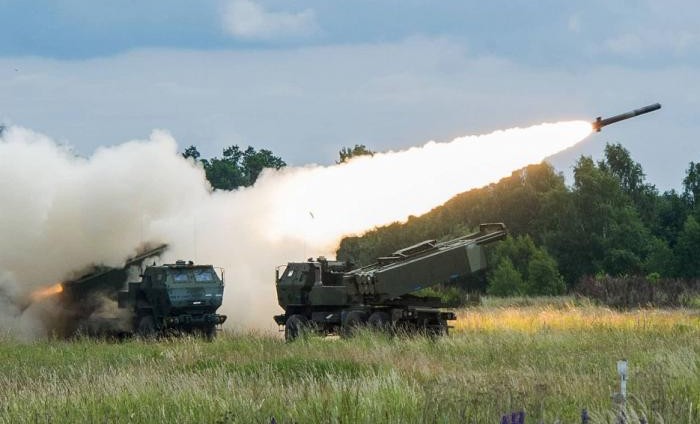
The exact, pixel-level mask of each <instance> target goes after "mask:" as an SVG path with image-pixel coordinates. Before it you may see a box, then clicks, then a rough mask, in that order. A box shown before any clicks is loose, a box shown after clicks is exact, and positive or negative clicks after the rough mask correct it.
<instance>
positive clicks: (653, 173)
mask: <svg viewBox="0 0 700 424" xmlns="http://www.w3.org/2000/svg"><path fill="white" fill-rule="evenodd" d="M0 16H2V17H3V19H2V20H1V23H0V122H2V123H5V124H9V125H18V126H23V127H26V128H31V129H32V130H35V131H39V132H41V133H44V134H46V135H48V136H50V137H52V138H54V139H56V140H59V142H61V143H63V144H65V145H68V146H71V147H72V148H73V149H74V151H75V152H76V153H77V154H80V155H84V156H89V155H91V154H92V152H93V151H95V149H96V148H98V147H99V146H104V145H115V144H119V143H123V142H125V141H128V140H132V139H144V138H147V137H148V135H149V134H150V133H151V132H152V130H153V129H164V130H166V131H168V132H170V133H171V134H172V135H173V137H174V138H175V139H176V140H177V142H178V144H179V146H180V148H181V149H182V150H184V148H185V147H187V146H189V145H191V144H194V145H196V146H197V147H198V148H199V150H200V152H202V153H203V155H204V156H213V155H220V154H221V151H222V150H223V148H224V147H226V146H228V145H231V144H239V145H241V146H247V145H252V146H254V147H256V148H267V149H270V150H272V151H273V152H274V153H275V154H277V155H279V156H281V157H282V158H283V159H284V160H286V161H287V163H289V164H291V165H304V164H309V163H318V164H331V163H333V162H334V161H335V160H336V159H337V157H338V150H340V149H341V148H342V147H345V146H352V145H354V144H365V145H367V146H368V147H369V148H371V149H373V150H380V151H387V150H400V149H405V148H407V147H409V146H414V145H422V144H424V143H425V142H427V141H429V140H436V141H449V140H451V139H453V138H454V137H457V136H463V135H470V134H483V133H488V132H491V131H494V130H497V129H505V128H511V127H516V126H520V127H525V126H530V125H533V124H539V123H542V122H555V121H559V120H569V119H590V120H593V119H594V118H595V117H597V116H600V115H602V116H609V115H614V114H617V113H621V112H625V111H627V110H631V109H634V108H637V107H641V106H644V105H647V104H650V103H655V102H660V103H662V105H663V108H662V110H661V111H658V112H655V113H654V114H651V115H646V116H643V117H640V118H637V119H635V120H633V121H627V122H623V123H620V124H617V125H615V126H611V127H609V128H606V129H604V130H603V131H602V132H601V133H599V134H594V135H592V136H591V137H589V138H588V139H587V140H586V141H584V142H583V143H581V144H580V145H579V146H577V147H576V148H574V149H572V150H570V151H567V152H564V153H561V154H559V155H557V156H555V157H553V158H551V162H552V163H553V164H554V165H555V166H556V167H557V169H559V170H560V171H562V172H564V173H565V174H566V175H570V173H571V168H572V166H573V164H574V163H575V161H576V159H577V158H578V157H579V156H580V155H581V154H586V155H592V156H594V157H595V158H600V156H601V153H602V151H603V147H604V145H605V143H607V142H616V143H617V142H619V143H621V144H622V145H623V146H625V147H626V148H627V149H628V150H630V152H631V153H632V156H633V158H634V159H635V160H637V161H638V162H640V163H641V164H642V166H643V168H644V170H645V171H646V173H647V177H648V181H649V182H651V183H654V184H656V185H657V186H658V187H659V188H660V189H661V190H667V189H671V188H675V189H679V188H680V184H681V180H682V178H683V175H684V172H685V169H686V168H687V166H688V163H689V162H690V161H696V162H698V161H700V143H699V142H698V137H697V134H698V130H700V120H698V115H699V112H700V84H699V82H700V26H698V25H697V23H698V22H700V3H698V2H694V1H689V0H688V1H674V0H671V1H668V0H667V1H617V2H608V1H599V0H593V1H567V2H563V1H550V0H543V1H538V2H531V1H524V0H512V1H490V2H484V1H452V0H443V1H439V2H435V1H427V0H420V1H419V0H402V1H397V0H385V1H377V0H371V1H370V0H357V1H352V2H329V1H327V0H316V1H291V0H285V1H282V0H275V1H272V0H267V1H256V0H203V1H198V2H191V1H182V0H168V1H161V0H154V1H122V2H108V1H68V0H66V1H19V0H18V1H9V0H0Z"/></svg>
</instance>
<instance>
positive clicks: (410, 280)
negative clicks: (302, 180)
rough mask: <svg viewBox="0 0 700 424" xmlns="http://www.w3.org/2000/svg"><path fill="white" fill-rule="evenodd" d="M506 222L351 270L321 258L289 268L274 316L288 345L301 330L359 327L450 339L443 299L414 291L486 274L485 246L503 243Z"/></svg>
mask: <svg viewBox="0 0 700 424" xmlns="http://www.w3.org/2000/svg"><path fill="white" fill-rule="evenodd" d="M506 234H507V231H506V227H505V225H504V224H501V223H496V224H482V225H480V227H479V231H478V232H476V233H473V234H468V235H465V236H463V237H459V238H457V239H454V240H450V241H446V242H438V241H436V240H426V241H424V242H422V243H418V244H415V245H413V246H409V247H406V248H404V249H400V250H398V251H396V252H394V253H393V254H391V255H389V256H386V257H380V258H377V261H376V262H375V263H374V264H372V265H368V266H366V267H362V268H357V269H353V267H352V265H351V264H349V263H347V262H340V261H330V260H327V259H325V258H323V257H320V258H318V259H317V260H309V261H307V262H290V263H288V264H287V266H286V267H285V268H284V270H282V272H280V270H279V269H278V272H277V276H276V287H277V297H278V302H279V305H280V306H281V307H282V308H283V309H284V311H285V313H284V314H281V315H277V316H275V317H274V319H275V322H277V324H278V325H280V326H284V331H285V337H286V338H287V339H288V340H291V339H294V338H296V337H297V336H298V335H299V333H300V332H301V331H304V330H310V329H313V330H314V331H318V332H320V333H322V334H331V333H338V332H339V333H341V334H348V333H350V332H352V330H353V329H354V328H356V327H358V326H361V325H365V324H367V325H370V326H373V327H380V328H402V329H405V330H419V331H424V332H427V333H430V334H444V333H447V330H448V328H449V327H448V325H447V321H450V320H454V319H455V315H454V313H453V312H449V311H443V310H441V309H440V308H441V307H443V306H445V305H442V304H441V303H440V301H439V299H437V298H426V297H419V296H415V295H412V293H414V292H416V291H418V290H420V289H423V288H426V287H430V286H433V285H436V284H440V283H444V282H449V281H452V280H455V279H456V278H458V277H461V276H463V275H466V274H470V273H474V272H478V271H480V270H483V269H485V268H486V257H485V254H484V250H483V246H484V245H486V244H488V243H491V242H494V241H497V240H500V239H502V238H504V237H505V236H506Z"/></svg>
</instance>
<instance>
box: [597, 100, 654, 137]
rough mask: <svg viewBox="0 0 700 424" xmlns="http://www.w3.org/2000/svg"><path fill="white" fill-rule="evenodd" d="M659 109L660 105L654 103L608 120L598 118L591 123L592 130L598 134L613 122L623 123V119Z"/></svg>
mask: <svg viewBox="0 0 700 424" xmlns="http://www.w3.org/2000/svg"><path fill="white" fill-rule="evenodd" d="M659 109H661V104H660V103H654V104H653V105H649V106H644V107H643V108H639V109H635V110H633V111H631V112H627V113H621V114H619V115H615V116H611V117H610V118H605V119H603V118H601V117H600V116H599V117H598V118H596V120H595V121H593V122H591V125H593V129H594V130H595V131H596V132H600V129H601V128H603V127H604V126H606V125H610V124H614V123H615V122H620V121H624V120H625V119H630V118H634V117H635V116H639V115H643V114H645V113H649V112H653V111H655V110H659Z"/></svg>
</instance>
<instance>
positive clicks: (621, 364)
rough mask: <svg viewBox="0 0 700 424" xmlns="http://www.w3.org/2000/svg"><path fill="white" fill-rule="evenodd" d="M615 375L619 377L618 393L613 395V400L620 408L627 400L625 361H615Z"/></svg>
mask: <svg viewBox="0 0 700 424" xmlns="http://www.w3.org/2000/svg"><path fill="white" fill-rule="evenodd" d="M617 374H618V375H619V376H620V392H619V393H615V395H613V400H614V401H615V403H617V404H619V405H620V406H622V405H624V404H625V401H626V400H627V360H626V359H622V360H620V361H617Z"/></svg>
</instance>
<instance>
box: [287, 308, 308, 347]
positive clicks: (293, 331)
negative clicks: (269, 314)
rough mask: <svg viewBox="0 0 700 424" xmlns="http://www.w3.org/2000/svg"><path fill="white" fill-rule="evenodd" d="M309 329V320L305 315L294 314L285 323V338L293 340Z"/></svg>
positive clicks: (289, 340)
mask: <svg viewBox="0 0 700 424" xmlns="http://www.w3.org/2000/svg"><path fill="white" fill-rule="evenodd" d="M309 329H310V325H309V320H308V319H306V317H305V316H304V315H299V314H294V315H292V316H291V317H289V318H287V321H286V322H285V323H284V339H285V340H286V341H288V342H291V341H292V340H294V339H296V338H297V337H299V336H301V335H303V334H304V332H306V331H308V330H309Z"/></svg>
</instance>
